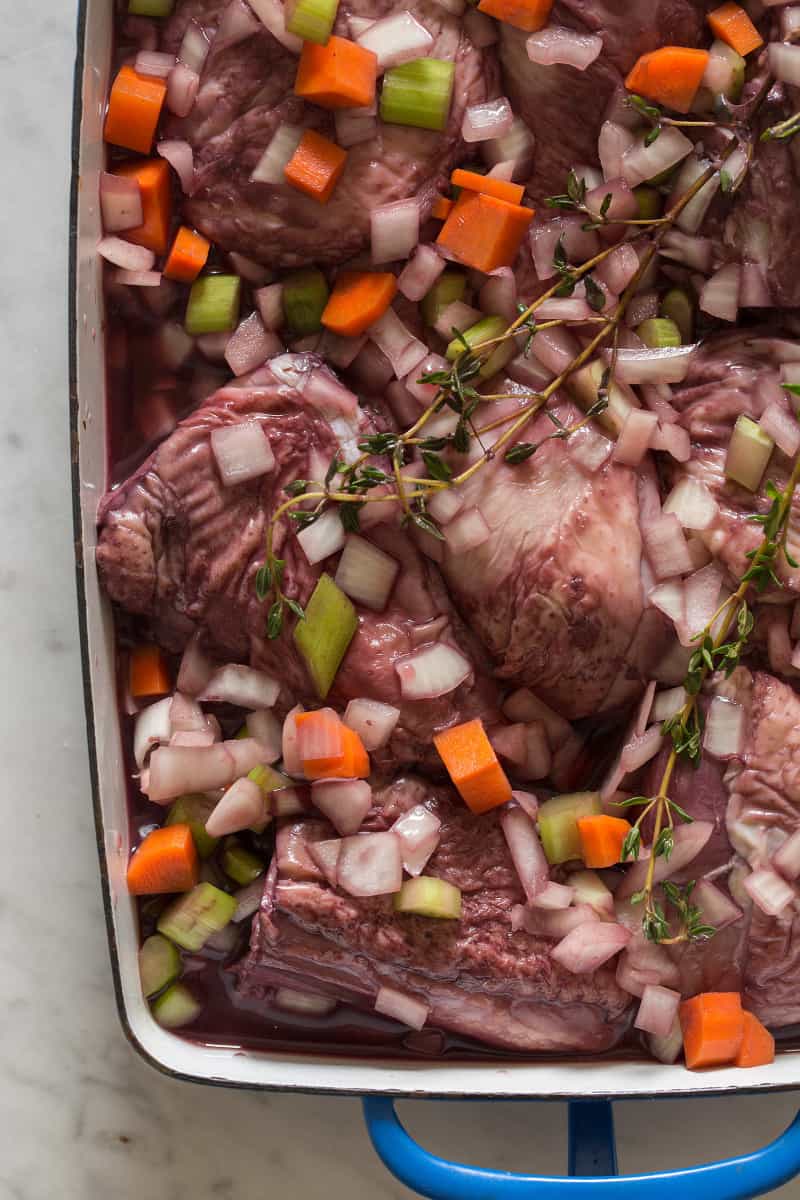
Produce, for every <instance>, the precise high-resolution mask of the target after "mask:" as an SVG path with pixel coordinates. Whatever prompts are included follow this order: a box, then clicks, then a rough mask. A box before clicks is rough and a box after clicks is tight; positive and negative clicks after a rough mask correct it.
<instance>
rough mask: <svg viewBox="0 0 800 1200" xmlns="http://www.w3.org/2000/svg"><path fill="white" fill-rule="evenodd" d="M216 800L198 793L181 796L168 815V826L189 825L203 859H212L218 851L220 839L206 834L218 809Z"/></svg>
mask: <svg viewBox="0 0 800 1200" xmlns="http://www.w3.org/2000/svg"><path fill="white" fill-rule="evenodd" d="M216 803H217V802H216V800H212V799H211V797H210V796H206V795H204V794H203V793H202V792H197V793H195V794H192V795H187V796H179V797H178V799H177V800H176V801H175V802H174V803H173V805H172V807H171V808H170V810H169V813H168V814H167V820H166V824H167V825H188V826H189V828H190V829H191V831H192V837H193V838H194V844H195V846H196V847H197V853H198V854H199V855H200V857H201V858H210V857H211V855H212V854H213V853H214V850H215V849H216V845H217V842H218V841H219V838H215V837H212V836H211V834H210V833H206V821H207V820H208V818H209V817H210V816H211V814H212V812H213V811H214V809H215V807H216Z"/></svg>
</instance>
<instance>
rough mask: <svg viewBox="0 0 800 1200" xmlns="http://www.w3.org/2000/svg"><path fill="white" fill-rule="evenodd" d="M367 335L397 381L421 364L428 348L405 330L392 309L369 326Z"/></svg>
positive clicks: (388, 309)
mask: <svg viewBox="0 0 800 1200" xmlns="http://www.w3.org/2000/svg"><path fill="white" fill-rule="evenodd" d="M368 334H369V337H370V339H371V340H372V341H373V342H374V343H375V345H376V346H377V347H378V349H379V350H381V351H382V352H383V354H385V355H386V357H387V358H388V360H389V362H390V363H391V364H392V369H393V371H394V373H395V375H396V376H397V378H398V379H402V378H403V377H404V376H406V375H408V374H409V372H410V371H413V369H414V367H416V366H418V365H419V363H421V362H422V360H423V358H425V356H426V355H427V353H428V347H427V346H425V345H424V344H423V343H422V342H420V341H419V340H418V339H417V338H415V337H414V335H413V334H412V333H411V332H410V331H409V330H408V329H407V328H406V326H405V325H404V324H403V322H402V321H401V320H400V318H399V317H398V315H397V313H396V312H395V311H394V309H393V308H387V310H386V312H385V313H384V314H383V316H382V317H381V318H380V319H379V320H378V321H376V322H375V324H374V325H371V326H370V328H369V330H368Z"/></svg>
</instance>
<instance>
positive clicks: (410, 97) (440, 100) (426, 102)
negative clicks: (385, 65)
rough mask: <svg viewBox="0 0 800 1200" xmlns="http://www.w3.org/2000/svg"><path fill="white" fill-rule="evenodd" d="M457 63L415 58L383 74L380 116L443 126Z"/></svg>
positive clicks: (392, 121)
mask: <svg viewBox="0 0 800 1200" xmlns="http://www.w3.org/2000/svg"><path fill="white" fill-rule="evenodd" d="M455 70H456V66H455V63H453V62H447V61H446V60H444V59H441V58H415V59H414V61H413V62H407V63H403V65H402V66H400V67H391V68H390V69H389V70H388V71H386V72H385V73H384V76H383V91H382V92H381V120H382V121H386V122H387V124H389V125H414V126H415V127H416V128H418V129H438V130H442V129H444V127H445V126H446V124H447V117H448V114H449V112H450V99H451V97H452V95H453V79H454V77H455Z"/></svg>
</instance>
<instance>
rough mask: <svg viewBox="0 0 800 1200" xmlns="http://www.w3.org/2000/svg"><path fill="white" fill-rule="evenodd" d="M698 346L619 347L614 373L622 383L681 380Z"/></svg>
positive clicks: (673, 381)
mask: <svg viewBox="0 0 800 1200" xmlns="http://www.w3.org/2000/svg"><path fill="white" fill-rule="evenodd" d="M696 349H697V347H696V346H669V347H667V348H666V349H664V350H648V349H647V348H645V349H644V350H624V349H618V350H617V366H616V371H615V376H616V378H617V379H618V380H620V382H622V383H680V382H681V381H682V380H683V379H685V378H686V373H687V371H688V370H689V364H690V362H691V360H692V357H693V355H694V353H695V351H696Z"/></svg>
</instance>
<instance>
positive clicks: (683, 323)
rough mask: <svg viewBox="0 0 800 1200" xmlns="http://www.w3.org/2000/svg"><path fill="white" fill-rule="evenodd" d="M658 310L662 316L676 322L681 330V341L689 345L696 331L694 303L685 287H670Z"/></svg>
mask: <svg viewBox="0 0 800 1200" xmlns="http://www.w3.org/2000/svg"><path fill="white" fill-rule="evenodd" d="M658 311H659V314H660V315H661V316H662V317H669V319H670V320H671V321H674V322H675V324H676V325H677V326H678V329H679V330H680V331H681V342H682V343H683V345H684V346H688V345H689V344H690V343H691V341H692V335H693V332H694V305H693V304H692V301H691V300H690V298H689V296H688V294H687V293H686V292H685V291H684V290H683V288H670V289H669V291H668V292H667V293H666V294H665V296H664V298H663V300H662V301H661V304H660V306H659V310H658Z"/></svg>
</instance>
